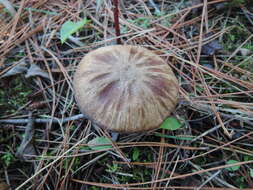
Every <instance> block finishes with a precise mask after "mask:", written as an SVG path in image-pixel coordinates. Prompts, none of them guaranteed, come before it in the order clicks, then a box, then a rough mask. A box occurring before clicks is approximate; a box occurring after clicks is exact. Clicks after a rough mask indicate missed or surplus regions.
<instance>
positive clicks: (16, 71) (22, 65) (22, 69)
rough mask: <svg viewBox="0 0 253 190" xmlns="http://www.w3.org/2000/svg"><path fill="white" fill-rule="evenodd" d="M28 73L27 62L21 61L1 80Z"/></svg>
mask: <svg viewBox="0 0 253 190" xmlns="http://www.w3.org/2000/svg"><path fill="white" fill-rule="evenodd" d="M26 71H27V67H26V63H25V61H21V62H20V63H18V64H17V65H15V66H14V67H13V68H11V69H10V70H9V71H7V72H6V73H4V74H3V75H2V77H1V78H4V77H10V76H14V75H18V74H22V73H25V72H26Z"/></svg>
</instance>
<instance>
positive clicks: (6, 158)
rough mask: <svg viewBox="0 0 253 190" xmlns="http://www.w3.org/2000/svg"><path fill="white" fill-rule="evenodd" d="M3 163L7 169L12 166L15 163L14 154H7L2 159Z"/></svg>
mask: <svg viewBox="0 0 253 190" xmlns="http://www.w3.org/2000/svg"><path fill="white" fill-rule="evenodd" d="M1 159H2V161H3V162H4V165H5V166H6V167H8V166H10V165H11V164H12V163H13V161H14V156H13V155H12V153H10V152H7V153H5V154H4V155H3V156H2V157H1Z"/></svg>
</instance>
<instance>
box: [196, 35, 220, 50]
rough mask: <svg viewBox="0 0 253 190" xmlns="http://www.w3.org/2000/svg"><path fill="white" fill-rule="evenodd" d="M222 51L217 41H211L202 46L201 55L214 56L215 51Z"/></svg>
mask: <svg viewBox="0 0 253 190" xmlns="http://www.w3.org/2000/svg"><path fill="white" fill-rule="evenodd" d="M211 35H212V33H208V34H207V35H206V36H205V37H206V38H208V37H210V36H211ZM220 49H222V45H221V44H220V42H219V41H218V40H217V39H214V40H212V41H211V42H209V43H207V44H205V45H203V46H202V50H201V51H202V53H203V54H205V55H214V54H215V52H216V51H217V50H220Z"/></svg>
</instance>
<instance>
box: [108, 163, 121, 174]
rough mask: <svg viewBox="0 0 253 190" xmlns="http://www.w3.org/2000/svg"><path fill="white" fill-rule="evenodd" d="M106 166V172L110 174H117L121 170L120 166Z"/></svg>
mask: <svg viewBox="0 0 253 190" xmlns="http://www.w3.org/2000/svg"><path fill="white" fill-rule="evenodd" d="M106 166H107V168H108V169H106V171H107V172H109V173H115V172H117V171H118V170H119V169H120V167H119V166H118V164H113V165H109V164H106Z"/></svg>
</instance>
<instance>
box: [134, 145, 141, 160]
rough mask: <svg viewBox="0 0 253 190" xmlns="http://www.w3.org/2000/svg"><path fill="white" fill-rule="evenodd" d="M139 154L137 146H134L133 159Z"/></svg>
mask: <svg viewBox="0 0 253 190" xmlns="http://www.w3.org/2000/svg"><path fill="white" fill-rule="evenodd" d="M139 156H140V150H139V149H138V148H134V152H133V160H134V161H135V160H137V159H138V158H139Z"/></svg>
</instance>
